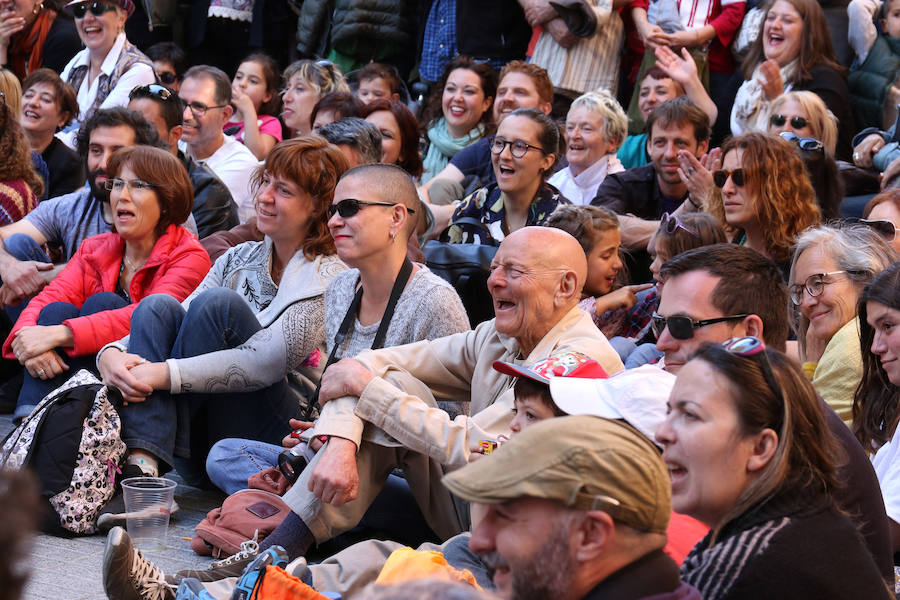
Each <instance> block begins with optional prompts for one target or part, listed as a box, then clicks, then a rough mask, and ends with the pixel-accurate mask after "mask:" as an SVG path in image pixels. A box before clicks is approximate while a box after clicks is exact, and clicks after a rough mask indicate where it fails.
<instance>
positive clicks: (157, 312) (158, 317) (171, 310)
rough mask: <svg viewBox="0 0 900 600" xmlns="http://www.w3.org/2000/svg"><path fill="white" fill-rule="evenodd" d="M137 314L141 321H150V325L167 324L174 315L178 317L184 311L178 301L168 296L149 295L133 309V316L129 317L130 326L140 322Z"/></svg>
mask: <svg viewBox="0 0 900 600" xmlns="http://www.w3.org/2000/svg"><path fill="white" fill-rule="evenodd" d="M138 314H140V315H141V317H142V318H143V319H150V320H151V321H150V322H151V323H159V322H160V321H162V322H168V321H169V320H171V319H172V317H173V316H176V315H177V316H179V317H180V316H181V315H183V314H184V309H182V308H181V303H180V302H178V300H176V299H175V298H173V297H172V296H169V295H168V294H151V295H149V296H147V297H146V298H144V299H143V300H141V302H140V304H138V305H137V308H135V309H134V314H133V315H132V317H131V320H132V324H134V323H135V322H141V321H140V320H139V319H138ZM145 322H146V321H145Z"/></svg>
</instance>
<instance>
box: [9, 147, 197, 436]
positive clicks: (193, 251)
mask: <svg viewBox="0 0 900 600" xmlns="http://www.w3.org/2000/svg"><path fill="white" fill-rule="evenodd" d="M108 169H109V174H110V175H111V177H110V178H109V179H107V180H106V187H107V188H108V189H109V190H110V194H109V197H110V212H111V213H112V215H113V226H114V227H115V229H114V232H110V233H104V234H100V235H97V236H94V237H91V238H88V239H87V240H85V241H84V242H83V243H82V244H81V246H80V247H79V249H78V251H77V252H76V253H75V255H74V256H73V257H72V259H71V260H70V261H69V262H68V263H67V264H66V267H65V268H64V269H63V270H62V272H60V274H59V275H58V276H57V277H56V278H55V279H54V280H53V281H52V282H51V283H50V284H49V285H48V286H47V287H45V288H44V289H43V290H41V292H40V293H39V294H38V295H37V296H35V297H34V298H32V299H31V301H30V302H29V303H28V307H27V308H26V309H25V310H24V311H23V312H22V314H21V316H20V317H19V319H18V320H17V321H16V324H15V326H14V327H13V330H12V333H11V334H10V335H9V337H8V338H7V339H6V342H4V344H3V356H4V357H6V358H16V359H18V360H19V362H20V363H22V364H23V365H24V366H25V370H26V373H25V381H24V383H23V385H22V391H21V393H20V394H19V402H18V405H17V406H16V410H15V412H14V413H13V418H16V419H21V418H23V417H25V416H27V415H28V414H29V413H30V412H31V411H32V409H33V408H34V407H35V406H36V405H37V404H38V402H40V400H41V399H42V398H43V397H44V396H46V395H47V394H48V393H50V392H51V391H53V390H54V389H56V388H58V387H59V386H60V385H62V384H63V383H65V381H66V380H67V379H68V378H69V377H70V376H71V375H72V374H73V373H74V372H75V371H77V370H78V369H84V368H86V369H90V370H92V371H93V370H94V358H95V357H94V355H95V353H96V352H97V351H98V350H99V349H100V348H101V347H103V345H104V344H107V343H109V342H111V341H114V340H117V339H119V338H120V337H122V336H123V335H125V334H126V333H127V332H128V325H129V321H130V319H131V314H132V312H133V311H134V309H135V307H136V306H137V303H138V302H140V301H141V299H142V298H145V297H147V296H149V295H151V294H168V295H170V296H172V297H174V298H176V299H179V300H182V299H184V298H186V297H187V295H188V294H190V293H191V291H192V290H193V289H194V288H195V287H196V286H197V284H198V283H200V281H201V280H202V279H203V276H204V275H205V274H206V271H208V270H209V257H208V256H207V254H206V251H205V250H203V247H202V246H201V245H200V243H199V242H198V241H197V239H196V238H195V237H194V235H193V234H191V233H190V232H189V231H187V230H186V229H185V228H183V227H181V226H179V225H178V223H182V222H184V220H185V219H187V217H188V215H189V214H190V210H191V200H192V192H191V182H190V179H188V177H187V173H185V171H184V168H183V167H182V166H181V163H179V162H178V160H177V159H175V158H174V157H172V156H171V155H170V154H168V153H167V152H166V151H165V150H161V149H159V148H152V147H149V146H134V147H131V148H123V149H121V150H119V151H117V152H116V153H115V154H113V155H112V156H111V157H110V159H109V166H108Z"/></svg>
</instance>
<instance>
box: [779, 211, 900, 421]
mask: <svg viewBox="0 0 900 600" xmlns="http://www.w3.org/2000/svg"><path fill="white" fill-rule="evenodd" d="M896 261H897V253H896V252H895V251H894V249H893V248H891V247H890V246H889V245H888V244H887V242H885V241H884V239H883V238H882V237H881V236H879V235H878V234H877V233H876V232H874V231H873V230H871V229H869V228H867V227H863V226H860V225H848V226H844V227H834V226H830V225H822V226H819V227H815V228H811V229H807V230H806V231H804V232H803V233H801V234H800V236H799V237H798V238H797V244H796V246H795V248H794V255H793V260H792V262H791V273H790V279H789V282H790V287H789V290H790V298H791V308H792V310H793V311H794V312H795V314H796V313H799V314H796V319H795V320H794V322H795V323H796V324H797V339H798V342H799V345H800V359H801V361H802V362H803V370H804V372H805V373H806V375H807V377H809V378H810V380H812V383H813V387H815V388H816V391H817V392H818V393H819V395H821V396H822V397H823V398H824V399H825V401H826V402H827V403H828V404H830V405H831V407H832V408H834V410H835V412H837V413H838V415H839V416H840V417H841V418H842V419H843V420H844V421H845V422H847V423H849V422H850V421H851V419H852V407H853V393H854V390H856V386H857V385H859V381H860V378H861V377H862V362H861V353H860V349H859V321H858V319H857V312H856V311H857V300H858V299H859V295H860V293H861V292H862V290H863V288H864V287H865V286H866V284H868V283H869V281H871V280H872V277H874V276H875V275H877V274H878V273H880V272H881V271H883V270H884V269H886V268H888V267H889V266H891V265H892V264H893V263H894V262H896Z"/></svg>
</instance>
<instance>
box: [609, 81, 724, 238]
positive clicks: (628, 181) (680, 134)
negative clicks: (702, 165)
mask: <svg viewBox="0 0 900 600" xmlns="http://www.w3.org/2000/svg"><path fill="white" fill-rule="evenodd" d="M647 131H648V132H649V136H648V138H647V153H648V154H649V155H650V164H649V165H644V166H642V167H636V168H634V169H629V170H627V171H623V172H621V173H613V174H611V175H609V176H608V177H607V178H606V179H605V180H603V183H601V184H600V187H599V188H598V189H597V195H596V196H595V197H594V199H593V200H592V201H591V204H593V205H595V206H603V207H605V208H608V209H610V210H612V211H614V212H615V213H617V214H618V215H620V221H619V223H620V227H621V230H622V243H623V244H624V245H625V246H627V247H628V248H630V249H633V250H646V248H647V243H648V242H649V241H650V237H651V236H652V235H653V233H654V232H655V231H656V229H657V228H658V227H659V218H660V216H661V215H662V214H663V213H669V214H677V213H681V212H690V211H695V210H697V209H699V208H700V206H701V204H700V202H698V201H697V200H693V199H691V197H690V195H689V194H688V184H687V182H685V181H683V180H682V178H681V175H680V172H681V169H680V167H681V164H680V162H679V158H678V156H679V152H682V151H684V152H688V153H690V154H691V155H693V156H695V157H696V158H698V159H699V158H700V157H701V156H703V154H705V153H706V150H707V147H708V144H709V136H710V131H711V130H710V124H709V116H708V115H707V114H706V113H705V112H704V111H703V110H701V109H700V108H699V107H698V106H697V105H696V104H694V103H693V102H691V100H689V99H688V98H687V97H684V96H682V97H679V98H675V99H673V100H667V101H665V102H663V103H662V104H660V105H659V106H657V107H656V108H654V109H653V111H651V113H650V116H649V117H648V119H647ZM686 175H687V176H688V177H690V176H691V175H693V172H692V171H691V170H690V169H689V170H688V172H687V173H686Z"/></svg>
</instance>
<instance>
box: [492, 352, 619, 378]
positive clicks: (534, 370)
mask: <svg viewBox="0 0 900 600" xmlns="http://www.w3.org/2000/svg"><path fill="white" fill-rule="evenodd" d="M494 369H496V370H497V371H500V372H501V373H503V374H504V375H511V376H513V377H527V378H528V379H531V380H534V381H538V382H540V383H543V384H547V385H549V384H550V380H551V379H553V378H554V377H589V378H603V379H605V378H606V377H609V375H608V374H607V372H606V370H605V369H604V368H603V367H601V366H600V363H598V362H597V361H596V360H594V359H592V358H591V357H590V356H587V355H584V354H582V353H580V352H558V353H555V354H551V355H550V356H548V357H547V358H544V359H541V360H539V361H537V362H536V363H534V364H533V365H531V366H530V367H526V366H524V365H517V364H515V363H511V362H504V361H502V360H495V361H494Z"/></svg>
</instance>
